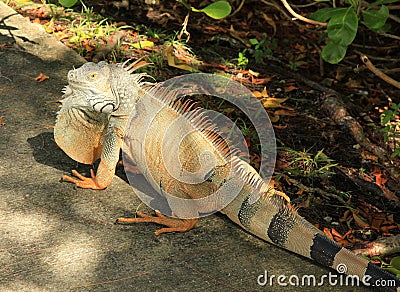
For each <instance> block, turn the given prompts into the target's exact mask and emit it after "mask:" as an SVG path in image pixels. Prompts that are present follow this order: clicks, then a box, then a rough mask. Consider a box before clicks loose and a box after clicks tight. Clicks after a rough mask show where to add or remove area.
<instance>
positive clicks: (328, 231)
mask: <svg viewBox="0 0 400 292" xmlns="http://www.w3.org/2000/svg"><path fill="white" fill-rule="evenodd" d="M324 233H325V235H326V236H328V237H329V238H330V239H333V235H332V233H331V231H330V230H329V229H328V228H326V227H325V228H324Z"/></svg>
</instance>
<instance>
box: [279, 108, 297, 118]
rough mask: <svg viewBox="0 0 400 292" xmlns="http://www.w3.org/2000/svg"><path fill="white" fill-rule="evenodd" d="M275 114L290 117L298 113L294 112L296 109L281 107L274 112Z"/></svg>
mask: <svg viewBox="0 0 400 292" xmlns="http://www.w3.org/2000/svg"><path fill="white" fill-rule="evenodd" d="M274 114H275V115H278V116H290V117H294V116H295V115H296V113H295V112H294V110H292V109H288V110H287V109H280V110H276V111H275V112H274Z"/></svg>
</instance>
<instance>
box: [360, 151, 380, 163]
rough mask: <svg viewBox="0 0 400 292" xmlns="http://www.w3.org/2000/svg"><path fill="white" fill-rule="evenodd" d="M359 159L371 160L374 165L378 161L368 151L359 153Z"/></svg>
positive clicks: (376, 157)
mask: <svg viewBox="0 0 400 292" xmlns="http://www.w3.org/2000/svg"><path fill="white" fill-rule="evenodd" d="M361 157H362V158H363V159H365V160H371V161H373V162H376V163H378V160H379V158H378V156H376V155H374V154H372V153H370V152H368V151H365V150H363V151H361Z"/></svg>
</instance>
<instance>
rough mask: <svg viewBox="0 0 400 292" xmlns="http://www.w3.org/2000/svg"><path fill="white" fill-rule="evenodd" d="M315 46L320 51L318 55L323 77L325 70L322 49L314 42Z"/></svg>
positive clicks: (320, 73) (320, 72)
mask: <svg viewBox="0 0 400 292" xmlns="http://www.w3.org/2000/svg"><path fill="white" fill-rule="evenodd" d="M313 46H314V48H315V49H316V50H317V51H318V55H319V75H320V76H321V77H323V76H324V75H325V72H324V60H323V58H322V53H321V49H320V48H319V47H318V46H317V45H316V44H314V43H313Z"/></svg>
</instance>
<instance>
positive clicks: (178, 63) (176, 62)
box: [165, 46, 198, 72]
mask: <svg viewBox="0 0 400 292" xmlns="http://www.w3.org/2000/svg"><path fill="white" fill-rule="evenodd" d="M165 55H166V56H167V62H168V65H169V66H171V67H175V68H179V69H182V70H186V71H189V72H197V71H198V70H197V69H196V68H195V67H194V66H193V65H189V64H188V63H185V62H184V61H182V60H181V59H182V58H181V57H182V56H179V57H180V58H178V57H177V56H176V55H175V54H174V48H173V46H168V47H167V48H166V49H165Z"/></svg>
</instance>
